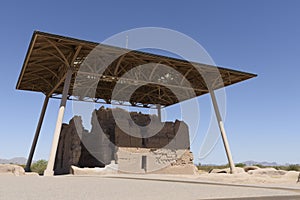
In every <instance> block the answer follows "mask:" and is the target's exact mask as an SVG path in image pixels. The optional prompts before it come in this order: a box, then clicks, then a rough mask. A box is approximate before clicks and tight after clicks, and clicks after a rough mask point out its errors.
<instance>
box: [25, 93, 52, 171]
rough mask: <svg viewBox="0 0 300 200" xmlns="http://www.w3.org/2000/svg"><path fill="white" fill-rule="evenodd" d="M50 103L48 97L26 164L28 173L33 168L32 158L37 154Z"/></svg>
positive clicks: (46, 97)
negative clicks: (36, 149)
mask: <svg viewBox="0 0 300 200" xmlns="http://www.w3.org/2000/svg"><path fill="white" fill-rule="evenodd" d="M48 102H49V97H48V96H47V95H46V96H45V100H44V104H43V107H42V110H41V114H40V118H39V122H38V125H37V127H36V130H35V135H34V138H33V141H32V145H31V149H30V153H29V156H28V159H27V163H26V167H25V171H26V172H30V171H31V170H30V166H31V163H32V158H33V155H34V152H35V148H36V144H37V141H38V139H39V135H40V132H41V128H42V124H43V120H44V116H45V113H46V109H47V106H48Z"/></svg>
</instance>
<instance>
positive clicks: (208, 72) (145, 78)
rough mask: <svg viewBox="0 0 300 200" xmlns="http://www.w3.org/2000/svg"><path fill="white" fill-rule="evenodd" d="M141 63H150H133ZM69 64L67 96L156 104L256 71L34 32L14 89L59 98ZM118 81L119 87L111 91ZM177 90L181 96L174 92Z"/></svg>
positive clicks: (196, 93) (175, 100) (244, 77)
mask: <svg viewBox="0 0 300 200" xmlns="http://www.w3.org/2000/svg"><path fill="white" fill-rule="evenodd" d="M95 57H96V58H97V59H95ZM145 64H149V66H148V67H146V68H136V67H137V66H141V65H145ZM165 66H168V67H165ZM69 68H71V69H72V70H73V77H72V80H71V86H70V89H69V99H73V100H83V101H93V102H103V103H116V102H119V103H120V102H122V103H124V101H126V102H128V103H130V105H133V106H143V107H149V106H151V105H155V104H160V105H163V106H169V105H172V104H175V103H178V102H180V101H183V100H186V99H190V98H192V97H193V96H200V95H203V94H206V93H208V92H209V89H208V88H212V89H217V88H221V87H224V86H229V85H232V84H234V83H237V82H241V81H244V80H247V79H250V78H253V77H255V76H256V75H255V74H251V73H245V72H241V71H236V70H231V69H226V68H222V67H215V66H210V65H206V64H201V63H194V62H188V61H186V60H181V59H175V58H170V57H166V56H160V55H155V54H150V53H144V52H140V51H133V50H129V49H122V48H119V47H114V46H109V45H104V44H99V43H95V42H89V41H84V40H78V39H74V38H69V37H64V36H59V35H54V34H49V33H44V32H39V31H35V32H34V33H33V36H32V39H31V42H30V46H29V49H28V52H27V55H26V58H25V61H24V64H23V68H22V71H21V74H20V76H19V80H18V83H17V86H16V89H18V90H28V91H35V92H42V93H44V94H45V95H47V96H49V97H53V98H55V97H56V98H60V96H61V94H62V91H63V85H64V80H65V76H66V71H67V70H68V69H69ZM133 69H138V70H140V71H139V73H138V74H137V71H134V75H133V76H126V74H128V73H129V74H130V73H133V72H132V70H133ZM170 69H172V70H170ZM174 71H176V72H177V74H176V73H174ZM157 74H158V75H157ZM162 75H163V76H162ZM116 83H118V88H119V90H120V91H121V92H117V93H113V90H114V88H115V87H116ZM208 85H210V87H208ZM130 88H135V91H134V92H133V93H132V94H131V93H126V91H127V90H128V89H130ZM175 93H176V94H175ZM178 94H181V96H180V97H178ZM128 95H129V96H130V98H129V99H128V98H127V96H128Z"/></svg>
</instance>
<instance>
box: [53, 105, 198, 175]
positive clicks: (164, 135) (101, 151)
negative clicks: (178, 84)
mask: <svg viewBox="0 0 300 200" xmlns="http://www.w3.org/2000/svg"><path fill="white" fill-rule="evenodd" d="M132 121H133V122H134V123H132ZM150 123H151V124H150ZM91 124H92V129H91V131H90V132H88V131H87V130H84V128H83V126H82V121H81V118H80V117H78V116H75V117H74V118H73V119H71V120H70V122H69V124H63V126H62V130H61V134H60V139H59V145H58V150H57V155H56V162H55V173H56V174H66V173H69V171H70V167H71V166H72V165H74V166H78V167H104V166H105V165H107V164H109V163H111V161H112V160H115V161H116V162H117V163H120V166H119V169H120V171H126V170H127V168H131V169H132V170H131V171H128V170H127V171H128V172H130V173H132V172H133V173H139V172H147V171H149V172H150V171H155V170H156V169H158V168H162V167H164V166H163V165H166V166H167V165H172V166H176V165H186V164H188V165H192V160H193V157H192V153H191V152H190V151H189V146H190V143H189V132H188V126H187V125H186V124H185V123H184V122H181V121H178V120H176V121H175V122H165V123H161V122H159V121H158V118H157V116H155V115H151V116H150V115H146V114H142V113H137V112H131V113H128V112H127V111H125V110H122V109H116V110H114V112H112V110H111V109H105V108H103V107H101V108H100V109H98V110H95V111H94V112H93V113H92V119H91ZM150 125H151V126H150ZM153 127H154V128H153ZM157 127H158V129H157ZM153 129H157V130H153ZM128 133H129V134H128ZM161 149H163V150H161ZM185 150H187V151H185ZM141 151H143V152H144V153H142V154H141ZM143 156H144V157H145V156H146V157H147V166H146V167H145V166H143V167H142V170H140V168H141V162H142V159H143V158H142V157H143ZM182 156H185V158H184V160H185V161H184V162H183V161H182ZM166 158H167V159H166ZM144 159H145V158H144ZM166 160H167V161H166ZM131 165H133V166H135V167H130V166H131ZM142 165H143V164H142ZM122 168H123V169H122ZM134 171H135V172H134Z"/></svg>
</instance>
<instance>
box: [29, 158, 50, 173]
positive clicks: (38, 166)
mask: <svg viewBox="0 0 300 200" xmlns="http://www.w3.org/2000/svg"><path fill="white" fill-rule="evenodd" d="M47 163H48V162H47V161H46V160H38V161H36V162H35V163H33V164H32V165H31V171H32V172H36V173H38V174H39V175H43V174H44V171H45V169H46V167H47Z"/></svg>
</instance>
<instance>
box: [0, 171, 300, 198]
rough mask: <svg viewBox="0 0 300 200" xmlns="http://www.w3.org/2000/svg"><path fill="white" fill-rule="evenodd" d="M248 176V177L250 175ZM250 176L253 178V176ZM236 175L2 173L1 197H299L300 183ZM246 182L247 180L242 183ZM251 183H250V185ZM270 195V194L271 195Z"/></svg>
mask: <svg viewBox="0 0 300 200" xmlns="http://www.w3.org/2000/svg"><path fill="white" fill-rule="evenodd" d="M248 178H249V177H248ZM250 179H251V178H250ZM247 180H248V179H247V177H244V178H243V179H242V180H241V179H238V178H236V177H235V175H228V174H227V175H225V174H216V175H213V176H209V175H208V174H202V175H197V176H183V175H181V176H171V175H119V174H118V175H111V176H108V175H106V176H57V177H35V176H19V177H15V176H0V199H1V200H14V199H18V200H19V199H22V200H27V199H30V200H33V199H43V200H48V199H55V200H58V199H66V200H67V199H72V200H73V199H91V200H92V199H123V200H127V199H128V200H129V199H130V200H131V199H144V200H147V199H151V200H152V199H172V200H177V199H180V200H182V199H217V198H229V199H232V198H241V197H255V199H259V197H267V198H271V197H272V198H275V196H277V197H279V198H280V199H286V198H287V197H286V196H288V198H287V199H298V198H299V199H300V184H296V183H281V184H283V185H280V184H279V183H274V182H272V181H271V182H269V183H262V182H261V183H259V184H253V183H252V181H254V180H252V181H250V182H249V183H247V184H245V182H246V181H247ZM242 182H244V183H242ZM250 184H251V185H250ZM268 196H269V197H268Z"/></svg>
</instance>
